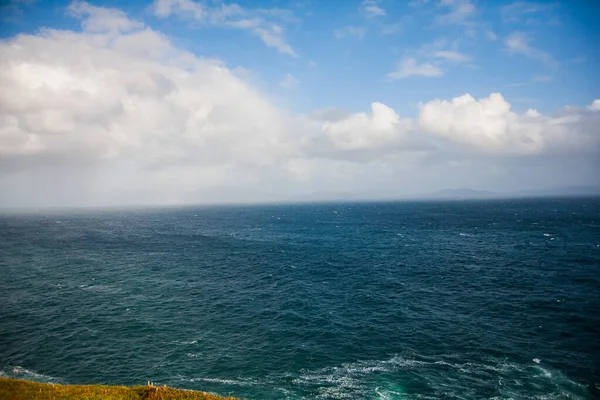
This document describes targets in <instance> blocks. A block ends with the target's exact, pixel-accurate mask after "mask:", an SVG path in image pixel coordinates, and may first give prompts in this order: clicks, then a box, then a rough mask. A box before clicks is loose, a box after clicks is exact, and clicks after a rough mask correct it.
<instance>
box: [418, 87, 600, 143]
mask: <svg viewBox="0 0 600 400" xmlns="http://www.w3.org/2000/svg"><path fill="white" fill-rule="evenodd" d="M593 121H596V122H600V119H599V116H598V115H595V114H594V113H589V112H585V110H581V109H577V108H573V109H568V110H565V111H563V112H562V113H561V114H559V115H557V116H553V117H551V116H544V115H542V114H540V113H539V112H538V111H536V110H533V109H530V110H528V111H527V112H526V113H524V114H517V113H515V112H513V111H511V105H510V104H509V103H508V102H507V101H506V100H505V99H504V97H502V95H501V94H500V93H492V94H491V95H489V96H488V97H486V98H483V99H480V100H475V99H474V98H473V97H472V96H471V95H468V94H466V95H464V96H460V97H456V98H454V99H452V101H446V100H433V101H430V102H428V103H425V104H423V105H421V109H420V114H419V123H420V126H421V129H422V130H423V131H424V132H428V133H431V134H433V135H436V136H438V137H440V138H443V139H445V140H448V141H449V142H453V143H457V144H461V145H465V146H469V147H472V148H476V149H479V150H483V151H486V152H491V153H509V154H535V153H542V152H560V151H566V150H568V151H576V150H577V151H584V150H585V149H586V148H590V149H597V147H598V139H599V138H598V135H597V134H596V133H595V132H594V130H593V129H592V124H593ZM588 146H590V147H588Z"/></svg>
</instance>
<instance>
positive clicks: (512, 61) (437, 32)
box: [2, 0, 600, 115]
mask: <svg viewBox="0 0 600 400" xmlns="http://www.w3.org/2000/svg"><path fill="white" fill-rule="evenodd" d="M90 3H91V4H94V5H97V6H106V7H116V8H120V9H122V10H123V11H125V12H126V13H127V14H128V15H129V16H130V17H132V18H135V19H138V20H141V21H144V22H145V23H146V24H148V25H150V26H152V27H154V28H155V29H157V30H159V31H161V32H163V33H165V34H166V35H168V36H169V37H170V38H171V39H172V40H173V41H174V42H175V43H177V44H178V45H179V46H181V47H182V48H186V49H188V50H189V51H191V52H194V53H196V54H198V55H200V56H205V57H216V58H219V59H222V60H224V61H225V62H226V63H227V65H229V66H230V67H237V66H240V67H243V68H246V69H248V70H249V71H250V72H251V73H252V75H253V79H255V80H256V82H257V84H259V85H261V86H263V87H264V88H265V89H266V90H268V91H270V92H272V93H274V95H276V96H278V97H280V98H281V99H282V100H283V101H285V102H286V103H287V104H289V106H290V107H291V108H292V109H294V110H297V111H301V112H309V111H311V110H315V109H321V108H327V107H341V108H344V109H349V110H352V111H358V110H361V109H363V108H365V107H366V106H368V104H370V103H371V102H373V101H380V102H383V103H385V104H388V105H390V106H392V107H394V108H396V109H398V110H399V111H401V113H402V114H405V115H410V114H414V113H415V112H416V108H415V106H414V105H415V104H416V103H418V102H420V101H427V100H430V99H432V98H451V97H454V96H458V95H461V94H463V93H470V94H472V95H473V96H474V97H476V98H477V97H483V96H486V95H487V94H488V93H490V92H502V93H503V94H504V95H505V97H506V98H507V99H508V100H509V101H512V103H513V107H514V108H515V109H521V110H525V109H527V108H530V107H534V108H536V109H538V110H539V111H542V112H550V111H553V110H555V109H557V108H559V107H562V106H563V105H565V104H588V103H590V102H591V101H592V100H593V99H594V98H595V96H597V95H598V93H599V92H600V79H599V78H598V72H597V71H596V69H597V66H598V65H599V61H600V60H599V57H600V54H599V52H598V44H599V43H600V27H599V26H598V24H597V21H598V17H599V15H600V4H599V3H598V2H595V1H591V0H589V1H575V2H557V1H538V2H514V1H494V2H475V1H473V2H465V1H455V2H447V3H448V4H447V5H445V4H443V3H444V2H439V1H433V0H432V1H412V2H409V1H407V2H395V1H374V2H372V3H371V4H372V5H374V6H376V7H377V9H378V10H381V11H380V12H378V13H376V14H373V13H372V12H371V13H370V12H369V11H368V10H367V7H368V6H369V4H370V3H369V2H362V3H361V2H358V1H339V0H338V1H331V2H315V1H288V2H284V1H260V2H258V1H238V2H237V4H239V5H240V6H242V7H243V8H245V9H248V10H256V9H279V10H281V11H285V15H284V16H283V17H282V18H270V21H273V23H276V24H278V25H280V26H281V28H282V29H283V31H284V34H283V37H284V38H285V40H286V42H287V43H289V45H290V46H291V47H292V48H293V49H294V52H295V53H297V57H293V56H290V55H288V54H285V53H281V52H280V51H278V50H277V49H274V48H272V47H268V46H266V45H265V44H264V43H263V42H262V41H261V40H260V38H258V37H256V36H254V35H253V34H252V33H250V32H248V31H247V30H240V29H233V28H230V27H226V26H219V25H210V24H205V23H203V22H198V21H196V20H195V19H194V18H193V17H191V16H189V15H188V16H183V17H181V16H173V17H170V18H157V17H156V16H155V15H153V13H152V8H151V6H152V3H150V2H147V1H132V2H127V3H125V4H124V3H123V2H119V1H104V2H90ZM363 3H364V4H363ZM68 4H69V2H67V1H22V2H14V5H13V6H12V7H8V6H6V7H5V10H4V11H3V16H4V22H3V28H2V36H4V37H9V36H12V35H14V34H17V33H21V32H29V33H32V32H35V31H36V30H38V29H40V28H41V27H52V28H58V29H78V28H79V26H78V25H79V21H77V20H76V19H74V18H72V17H71V16H69V15H67V14H66V13H65V9H66V7H67V6H68ZM206 4H209V5H210V4H211V2H206ZM461 4H470V5H472V6H473V8H467V9H466V10H468V11H469V12H465V13H464V15H462V14H457V16H456V18H455V19H449V20H447V21H446V20H444V19H443V18H444V16H448V15H450V14H451V13H452V12H457V10H458V7H460V5H461ZM219 5H220V3H219V2H215V1H213V2H212V6H214V7H219ZM471 10H472V11H471ZM267 18H269V17H267ZM336 32H338V33H337V35H336ZM513 34H519V35H521V36H522V37H523V38H524V39H525V40H527V45H528V46H529V47H531V48H532V49H534V50H535V51H536V52H540V54H541V53H542V52H543V53H544V54H546V55H547V57H548V60H551V61H548V60H544V59H543V58H540V56H539V55H536V54H524V53H514V52H511V51H510V50H509V47H508V46H507V40H508V38H509V37H510V35H513ZM428 46H429V47H431V48H432V50H431V51H432V52H435V51H453V52H457V53H460V54H462V55H464V56H465V57H468V60H466V61H460V62H456V61H455V62H451V61H444V60H443V59H439V58H438V59H437V61H435V62H437V63H439V64H438V65H439V68H440V69H441V70H442V71H443V75H442V76H439V77H427V76H419V75H416V76H411V77H407V78H402V79H397V80H390V79H389V77H388V74H389V73H390V72H392V71H393V70H394V69H395V67H396V64H397V63H398V62H399V61H400V60H402V59H403V58H406V57H409V58H415V59H416V61H417V63H425V62H430V61H432V60H435V59H434V58H433V57H432V56H430V55H426V54H422V53H423V50H424V48H426V47H428ZM420 52H421V54H420ZM287 74H291V75H292V76H293V77H294V78H295V79H296V80H297V85H295V87H294V88H293V91H290V90H281V89H282V88H281V87H279V83H280V82H281V81H282V80H283V79H284V78H285V76H286V75H287ZM290 92H291V93H290Z"/></svg>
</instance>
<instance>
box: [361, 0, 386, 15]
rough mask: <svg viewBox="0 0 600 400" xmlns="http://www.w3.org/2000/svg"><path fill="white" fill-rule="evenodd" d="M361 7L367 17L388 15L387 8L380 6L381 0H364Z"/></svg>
mask: <svg viewBox="0 0 600 400" xmlns="http://www.w3.org/2000/svg"><path fill="white" fill-rule="evenodd" d="M360 7H361V10H362V12H363V13H364V14H365V17H367V18H376V17H383V16H385V15H386V12H385V10H384V9H383V8H381V7H380V6H379V0H363V2H362V3H360Z"/></svg>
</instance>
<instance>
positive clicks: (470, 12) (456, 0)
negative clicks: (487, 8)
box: [436, 0, 477, 25]
mask: <svg viewBox="0 0 600 400" xmlns="http://www.w3.org/2000/svg"><path fill="white" fill-rule="evenodd" d="M441 5H442V6H443V7H445V8H448V9H449V11H447V12H445V13H443V14H441V15H439V16H438V17H437V18H436V22H438V23H440V24H458V25H462V24H465V23H467V22H468V21H469V20H471V19H472V18H473V17H474V16H475V14H476V12H477V9H476V8H475V6H474V5H473V4H472V3H471V1H470V0H442V1H441Z"/></svg>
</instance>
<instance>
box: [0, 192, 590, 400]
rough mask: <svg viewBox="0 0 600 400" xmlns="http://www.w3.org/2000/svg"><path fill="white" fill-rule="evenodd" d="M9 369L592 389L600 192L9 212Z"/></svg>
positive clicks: (262, 394)
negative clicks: (558, 196) (507, 197)
mask: <svg viewBox="0 0 600 400" xmlns="http://www.w3.org/2000/svg"><path fill="white" fill-rule="evenodd" d="M0 371H1V372H0V374H1V375H3V376H12V377H20V378H26V379H32V380H38V381H47V382H56V383H84V384H85V383H106V384H125V385H132V384H146V382H147V381H149V380H150V381H152V382H154V383H155V384H157V385H163V384H167V385H170V386H174V387H180V388H187V389H199V390H205V391H210V392H214V393H218V394H221V395H233V396H238V397H243V398H247V399H593V398H599V393H600V199H593V198H582V199H544V200H532V199H528V200H495V201H448V202H398V203H373V204H325V205H285V206H284V205H281V206H251V207H250V206H249V207H237V206H235V207H234V206H228V207H180V208H161V209H159V208H154V209H136V210H133V209H130V210H78V211H46V212H37V213H31V214H26V213H21V214H14V213H13V214H8V213H5V214H3V215H1V216H0Z"/></svg>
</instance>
